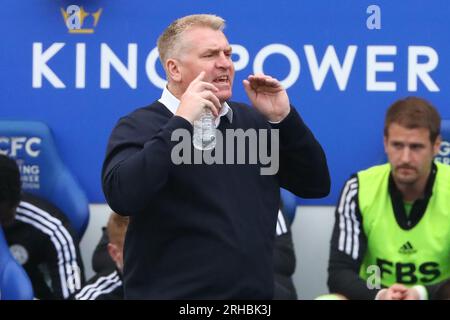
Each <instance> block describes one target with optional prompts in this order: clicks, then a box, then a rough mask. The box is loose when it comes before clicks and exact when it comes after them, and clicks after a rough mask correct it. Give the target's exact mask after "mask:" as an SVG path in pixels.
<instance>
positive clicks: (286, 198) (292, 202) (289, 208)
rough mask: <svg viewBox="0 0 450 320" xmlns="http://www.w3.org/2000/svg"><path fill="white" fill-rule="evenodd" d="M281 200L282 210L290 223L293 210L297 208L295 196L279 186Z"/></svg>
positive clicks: (293, 214)
mask: <svg viewBox="0 0 450 320" xmlns="http://www.w3.org/2000/svg"><path fill="white" fill-rule="evenodd" d="M280 190H281V201H282V202H283V209H284V210H283V212H284V214H285V216H286V217H287V218H288V219H289V224H292V222H293V221H294V218H295V211H296V209H297V197H296V196H295V195H294V194H293V193H291V192H289V191H287V190H285V189H283V188H281V189H280Z"/></svg>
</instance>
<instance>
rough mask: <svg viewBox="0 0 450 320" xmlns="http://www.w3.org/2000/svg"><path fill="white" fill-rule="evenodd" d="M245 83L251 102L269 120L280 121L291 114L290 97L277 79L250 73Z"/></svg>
mask: <svg viewBox="0 0 450 320" xmlns="http://www.w3.org/2000/svg"><path fill="white" fill-rule="evenodd" d="M243 83H244V88H245V92H247V95H248V98H249V99H250V101H251V103H252V104H253V106H254V107H255V108H256V109H257V110H258V111H259V112H261V113H262V114H263V115H264V116H265V117H266V119H267V120H269V121H271V122H280V121H282V120H283V119H284V118H286V116H287V115H288V114H289V112H290V105H289V97H288V95H287V93H286V90H285V89H284V88H283V86H282V85H281V83H280V82H279V81H278V80H277V79H275V78H272V77H271V76H268V75H264V74H258V75H250V76H249V77H248V79H247V80H244V81H243Z"/></svg>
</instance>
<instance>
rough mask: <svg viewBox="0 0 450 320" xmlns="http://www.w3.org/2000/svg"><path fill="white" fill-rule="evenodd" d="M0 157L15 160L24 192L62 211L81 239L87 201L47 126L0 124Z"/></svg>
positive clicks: (85, 222) (30, 122) (87, 208)
mask: <svg viewBox="0 0 450 320" xmlns="http://www.w3.org/2000/svg"><path fill="white" fill-rule="evenodd" d="M0 153H3V154H6V155H8V156H10V157H11V158H14V159H16V161H17V164H18V165H19V168H20V173H21V179H22V189H23V191H26V192H29V193H31V194H35V195H37V196H40V197H42V198H44V199H46V200H47V201H49V202H51V203H52V204H54V205H55V206H56V207H58V208H59V209H60V210H62V211H63V212H64V213H65V214H66V215H67V217H68V219H69V221H70V222H71V224H72V227H73V228H74V229H75V230H76V232H77V233H78V236H79V238H80V239H81V238H82V236H83V234H84V232H85V230H86V227H87V225H88V222H89V206H88V199H87V197H86V194H85V192H84V191H83V189H82V188H81V187H80V185H79V183H78V182H77V180H76V179H75V177H74V176H73V175H72V174H71V172H70V171H69V170H68V168H67V167H66V166H65V165H64V163H63V161H62V160H61V158H60V156H59V154H58V151H57V149H56V145H55V143H54V140H53V137H52V134H51V132H50V129H49V128H48V126H47V125H46V124H44V123H42V122H36V121H0Z"/></svg>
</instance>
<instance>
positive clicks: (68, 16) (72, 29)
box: [61, 5, 103, 33]
mask: <svg viewBox="0 0 450 320" xmlns="http://www.w3.org/2000/svg"><path fill="white" fill-rule="evenodd" d="M102 11H103V9H102V8H100V9H98V10H97V12H94V13H89V12H87V11H85V10H84V8H83V7H79V6H77V5H70V6H68V7H67V9H66V10H64V9H63V8H61V14H62V16H63V19H64V22H65V24H66V27H67V29H68V30H69V33H94V28H95V27H96V26H97V24H98V20H100V15H101V14H102ZM89 16H92V17H93V18H94V20H93V21H91V20H92V19H86V18H88V17H89ZM87 21H91V22H90V25H89V26H90V28H85V27H84V26H85V24H86V22H87Z"/></svg>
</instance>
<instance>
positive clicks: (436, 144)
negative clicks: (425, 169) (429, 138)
mask: <svg viewBox="0 0 450 320" xmlns="http://www.w3.org/2000/svg"><path fill="white" fill-rule="evenodd" d="M441 143H442V137H441V135H438V136H437V138H436V141H434V144H433V153H434V156H437V155H438V153H439V150H440V148H441Z"/></svg>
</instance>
